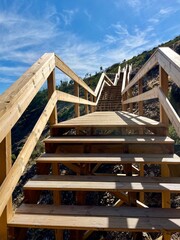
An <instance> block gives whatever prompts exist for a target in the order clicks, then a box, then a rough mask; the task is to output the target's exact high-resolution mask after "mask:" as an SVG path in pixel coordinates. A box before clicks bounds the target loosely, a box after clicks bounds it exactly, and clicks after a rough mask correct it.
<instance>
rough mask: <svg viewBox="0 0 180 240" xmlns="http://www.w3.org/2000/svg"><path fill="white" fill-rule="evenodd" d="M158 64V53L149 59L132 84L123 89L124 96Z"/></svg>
mask: <svg viewBox="0 0 180 240" xmlns="http://www.w3.org/2000/svg"><path fill="white" fill-rule="evenodd" d="M156 64H157V54H156V52H155V53H154V54H153V55H152V56H151V57H150V58H149V60H148V61H147V62H146V63H145V64H144V65H143V66H142V68H141V69H140V70H139V72H138V73H137V74H136V75H135V76H134V78H133V79H132V80H131V81H130V83H129V84H128V85H127V86H126V87H125V89H123V91H122V94H124V93H125V92H127V90H128V89H129V88H131V87H132V86H133V85H134V84H136V83H137V82H138V81H139V79H141V78H142V77H143V76H144V75H145V74H146V73H147V72H148V71H149V70H151V68H153V67H154V66H155V65H156Z"/></svg>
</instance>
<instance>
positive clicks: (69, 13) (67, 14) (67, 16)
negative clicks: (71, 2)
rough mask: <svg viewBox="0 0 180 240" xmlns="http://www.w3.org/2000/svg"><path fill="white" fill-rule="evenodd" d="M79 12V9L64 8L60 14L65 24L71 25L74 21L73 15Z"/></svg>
mask: <svg viewBox="0 0 180 240" xmlns="http://www.w3.org/2000/svg"><path fill="white" fill-rule="evenodd" d="M77 12H78V9H67V10H65V9H64V10H63V12H62V13H61V14H60V16H61V18H62V20H63V22H64V24H65V25H66V26H67V25H70V24H71V23H72V21H73V17H74V16H75V14H76V13H77Z"/></svg>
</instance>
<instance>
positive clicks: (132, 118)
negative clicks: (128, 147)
mask: <svg viewBox="0 0 180 240" xmlns="http://www.w3.org/2000/svg"><path fill="white" fill-rule="evenodd" d="M143 126H144V127H149V126H151V127H152V126H154V127H158V128H159V127H163V126H164V125H163V124H161V123H159V122H157V121H154V120H152V119H149V118H146V117H143V116H138V115H135V114H130V113H127V112H124V111H123V112H120V111H116V112H94V113H91V114H88V115H84V116H81V117H79V118H74V119H70V120H67V121H64V122H61V123H59V124H55V125H54V126H53V127H54V128H61V127H62V128H64V127H81V128H82V127H106V128H107V127H112V128H113V127H128V128H131V127H132V128H135V127H140V128H142V127H143Z"/></svg>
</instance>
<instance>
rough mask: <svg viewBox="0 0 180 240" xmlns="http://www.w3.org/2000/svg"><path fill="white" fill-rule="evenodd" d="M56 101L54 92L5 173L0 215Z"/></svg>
mask: <svg viewBox="0 0 180 240" xmlns="http://www.w3.org/2000/svg"><path fill="white" fill-rule="evenodd" d="M56 102H57V93H56V92H54V93H53V95H52V96H51V98H50V99H49V101H48V103H47V105H46V107H45V109H44V111H43V113H42V114H41V116H40V118H39V120H38V121H37V123H36V125H35V126H34V128H33V130H32V132H31V134H30V135H29V137H28V139H27V140H26V142H25V144H24V146H23V148H22V150H21V152H20V153H19V155H18V157H17V159H16V161H15V163H14V164H13V166H12V168H11V170H10V171H9V173H8V174H7V176H6V178H5V180H4V182H3V183H2V185H1V187H0V216H1V214H2V212H3V210H4V208H5V207H6V204H7V202H8V200H9V198H10V197H11V195H12V193H13V191H14V189H15V187H16V185H17V183H18V181H19V179H20V177H21V175H22V174H23V172H24V170H25V167H26V165H27V163H28V161H29V158H30V156H31V153H32V151H33V149H34V147H35V146H36V144H37V142H38V140H39V138H40V136H41V133H42V131H43V130H44V128H45V126H46V124H47V121H48V119H49V117H50V115H51V113H52V111H53V109H54V106H55V104H56Z"/></svg>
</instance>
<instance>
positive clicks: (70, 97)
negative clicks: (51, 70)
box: [56, 90, 96, 106]
mask: <svg viewBox="0 0 180 240" xmlns="http://www.w3.org/2000/svg"><path fill="white" fill-rule="evenodd" d="M56 94H57V98H58V100H59V101H64V102H71V103H78V104H85V105H90V106H96V103H94V102H93V101H92V102H91V101H88V100H86V99H83V98H79V97H76V96H74V95H71V94H68V93H65V92H61V91H58V90H56ZM91 96H92V95H91Z"/></svg>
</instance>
